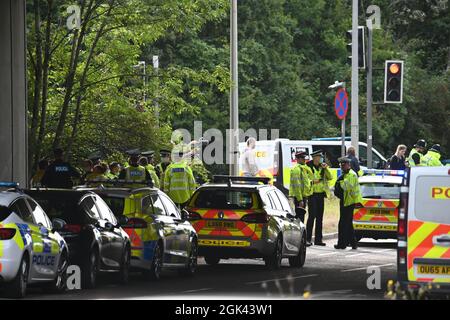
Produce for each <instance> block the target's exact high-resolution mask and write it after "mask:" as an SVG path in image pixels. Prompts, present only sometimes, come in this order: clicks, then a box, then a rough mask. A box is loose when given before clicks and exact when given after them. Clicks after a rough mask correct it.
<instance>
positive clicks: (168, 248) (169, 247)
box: [150, 192, 177, 264]
mask: <svg viewBox="0 0 450 320" xmlns="http://www.w3.org/2000/svg"><path fill="white" fill-rule="evenodd" d="M150 197H151V199H152V203H153V210H154V220H155V223H156V224H157V225H158V227H159V228H160V230H162V233H163V240H164V263H166V264H168V263H172V261H173V260H175V259H174V258H173V257H174V256H176V255H174V249H175V248H176V237H177V234H176V226H175V222H174V221H173V217H170V213H168V212H167V210H166V208H165V206H164V203H163V200H162V198H161V196H160V193H159V192H158V193H154V194H152V195H151V196H150Z"/></svg>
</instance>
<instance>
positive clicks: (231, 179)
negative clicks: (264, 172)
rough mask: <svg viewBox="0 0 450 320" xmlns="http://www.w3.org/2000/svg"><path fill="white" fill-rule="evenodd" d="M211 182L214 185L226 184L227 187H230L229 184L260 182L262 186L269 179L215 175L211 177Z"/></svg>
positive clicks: (267, 182)
mask: <svg viewBox="0 0 450 320" xmlns="http://www.w3.org/2000/svg"><path fill="white" fill-rule="evenodd" d="M213 181H214V182H216V183H217V182H227V184H228V186H231V182H262V183H263V184H269V181H270V178H268V177H240V176H225V175H215V176H213Z"/></svg>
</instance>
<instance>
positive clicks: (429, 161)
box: [422, 144, 443, 167]
mask: <svg viewBox="0 0 450 320" xmlns="http://www.w3.org/2000/svg"><path fill="white" fill-rule="evenodd" d="M440 159H441V146H440V145H439V144H435V145H433V146H432V147H431V148H430V150H428V152H427V154H426V155H425V156H423V158H422V165H423V166H426V167H440V166H443V164H442V162H441V160H440Z"/></svg>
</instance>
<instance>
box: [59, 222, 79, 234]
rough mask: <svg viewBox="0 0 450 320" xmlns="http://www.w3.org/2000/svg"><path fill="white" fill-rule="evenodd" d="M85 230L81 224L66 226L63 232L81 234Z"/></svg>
mask: <svg viewBox="0 0 450 320" xmlns="http://www.w3.org/2000/svg"><path fill="white" fill-rule="evenodd" d="M82 229H83V226H82V225H81V224H66V225H65V226H64V228H63V231H69V232H72V233H80V232H81V230H82Z"/></svg>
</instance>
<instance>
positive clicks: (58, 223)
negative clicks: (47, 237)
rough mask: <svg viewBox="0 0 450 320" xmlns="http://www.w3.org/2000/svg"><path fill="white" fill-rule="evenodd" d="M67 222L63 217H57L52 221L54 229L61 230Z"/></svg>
mask: <svg viewBox="0 0 450 320" xmlns="http://www.w3.org/2000/svg"><path fill="white" fill-rule="evenodd" d="M66 224H67V223H66V222H65V221H64V220H62V219H58V218H55V219H53V221H52V231H60V230H62V229H64V227H65V226H66Z"/></svg>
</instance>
